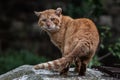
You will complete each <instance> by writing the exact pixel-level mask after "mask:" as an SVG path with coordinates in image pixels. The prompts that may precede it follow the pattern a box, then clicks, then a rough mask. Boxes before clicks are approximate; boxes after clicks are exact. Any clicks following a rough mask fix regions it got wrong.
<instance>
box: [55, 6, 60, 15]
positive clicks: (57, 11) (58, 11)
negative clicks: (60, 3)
mask: <svg viewBox="0 0 120 80" xmlns="http://www.w3.org/2000/svg"><path fill="white" fill-rule="evenodd" d="M55 13H56V15H58V16H60V15H61V13H62V8H57V9H56V11H55Z"/></svg>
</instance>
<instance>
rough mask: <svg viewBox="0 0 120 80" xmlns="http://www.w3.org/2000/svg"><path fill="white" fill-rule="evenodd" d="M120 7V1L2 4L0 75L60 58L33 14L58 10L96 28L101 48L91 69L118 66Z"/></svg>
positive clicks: (8, 0)
mask: <svg viewBox="0 0 120 80" xmlns="http://www.w3.org/2000/svg"><path fill="white" fill-rule="evenodd" d="M119 5H120V0H0V74H2V73H5V72H6V71H8V70H11V69H13V68H16V67H18V66H20V65H23V64H32V65H33V64H37V63H40V62H45V61H48V60H53V59H57V58H59V57H61V53H60V51H59V50H58V48H56V47H55V46H54V45H53V44H52V43H51V42H50V40H49V37H48V35H47V34H46V32H41V30H40V29H39V27H38V25H37V21H38V18H37V17H36V16H35V15H34V11H43V10H46V9H50V8H53V9H56V8H57V7H61V8H62V9H63V14H64V15H69V16H71V17H73V18H82V17H86V18H90V19H92V20H93V21H94V22H95V24H96V25H97V28H98V30H99V33H100V40H101V44H100V46H99V49H98V51H97V52H96V55H95V57H94V58H93V60H92V61H91V63H90V64H89V67H91V66H93V65H106V66H113V65H119V64H120V39H119V38H120V14H119V12H120V6H119ZM111 64H112V65H111Z"/></svg>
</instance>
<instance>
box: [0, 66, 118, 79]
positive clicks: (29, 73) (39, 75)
mask: <svg viewBox="0 0 120 80" xmlns="http://www.w3.org/2000/svg"><path fill="white" fill-rule="evenodd" d="M73 70H74V69H73V68H70V70H69V73H68V76H67V77H64V76H60V75H59V73H58V72H55V71H50V70H45V69H40V70H34V69H33V66H30V65H23V66H20V67H18V68H16V69H14V70H12V71H9V72H7V73H5V74H3V75H1V76H0V80H113V78H109V77H105V76H103V73H101V72H100V71H97V70H94V69H89V68H88V69H87V71H86V76H78V75H77V73H75V72H73ZM115 80H116V79H115Z"/></svg>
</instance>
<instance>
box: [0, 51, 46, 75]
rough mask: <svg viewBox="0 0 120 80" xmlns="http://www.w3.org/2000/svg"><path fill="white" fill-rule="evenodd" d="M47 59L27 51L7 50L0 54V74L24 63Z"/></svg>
mask: <svg viewBox="0 0 120 80" xmlns="http://www.w3.org/2000/svg"><path fill="white" fill-rule="evenodd" d="M46 61H48V59H47V58H45V57H38V55H35V54H33V53H31V52H29V51H26V50H21V51H16V50H12V49H11V50H7V51H6V52H5V54H4V55H1V56H0V63H1V64H0V68H1V69H0V74H2V73H5V72H6V71H9V70H11V69H14V68H16V67H18V66H21V65H24V64H31V65H33V64H38V63H41V62H46Z"/></svg>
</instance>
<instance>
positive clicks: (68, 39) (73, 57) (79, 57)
mask: <svg viewBox="0 0 120 80" xmlns="http://www.w3.org/2000/svg"><path fill="white" fill-rule="evenodd" d="M35 14H36V15H37V16H38V17H39V21H38V25H39V26H40V28H41V29H43V30H44V31H46V32H47V33H48V35H49V37H50V39H51V41H52V42H53V44H54V45H55V46H57V47H58V48H59V49H60V50H61V52H62V58H60V59H57V60H53V61H49V62H46V63H41V64H38V65H35V66H34V69H36V70H37V69H52V70H58V71H60V74H61V75H66V74H67V72H68V70H69V67H70V64H72V63H75V65H76V67H75V71H77V72H78V75H80V76H84V75H85V72H86V67H87V64H88V63H89V62H90V60H91V59H92V57H93V56H94V54H95V52H96V50H97V47H98V44H99V34H98V31H97V29H96V26H95V24H94V23H93V22H92V21H91V20H90V19H86V18H79V19H73V18H71V17H69V16H64V15H62V9H61V8H57V9H56V10H54V9H49V10H45V11H42V12H35Z"/></svg>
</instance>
